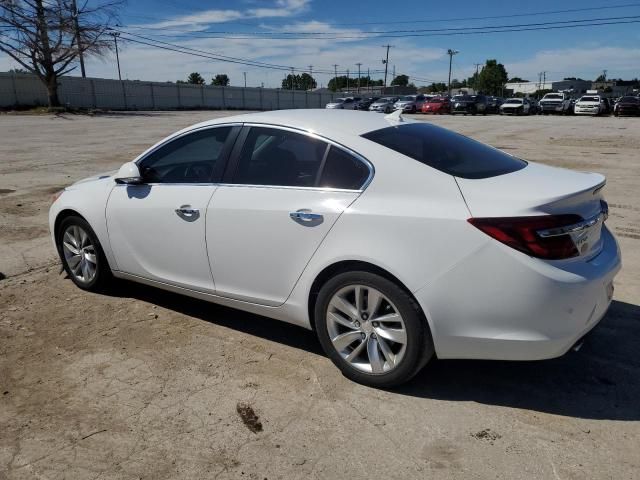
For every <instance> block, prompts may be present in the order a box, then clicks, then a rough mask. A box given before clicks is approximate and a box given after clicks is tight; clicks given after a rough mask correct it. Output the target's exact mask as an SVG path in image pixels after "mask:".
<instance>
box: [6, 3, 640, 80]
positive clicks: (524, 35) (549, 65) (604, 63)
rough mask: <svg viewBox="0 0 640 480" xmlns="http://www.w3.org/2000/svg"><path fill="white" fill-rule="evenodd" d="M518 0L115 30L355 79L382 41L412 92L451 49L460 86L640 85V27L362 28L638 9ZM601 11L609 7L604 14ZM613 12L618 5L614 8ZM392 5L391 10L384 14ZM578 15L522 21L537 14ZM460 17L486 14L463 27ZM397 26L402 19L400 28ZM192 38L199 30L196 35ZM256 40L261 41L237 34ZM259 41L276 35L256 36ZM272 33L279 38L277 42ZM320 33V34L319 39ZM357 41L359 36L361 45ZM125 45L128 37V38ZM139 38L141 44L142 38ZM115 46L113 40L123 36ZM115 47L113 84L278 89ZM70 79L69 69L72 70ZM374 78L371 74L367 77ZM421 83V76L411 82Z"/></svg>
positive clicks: (108, 65)
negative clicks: (400, 34)
mask: <svg viewBox="0 0 640 480" xmlns="http://www.w3.org/2000/svg"><path fill="white" fill-rule="evenodd" d="M518 3H520V2H513V1H511V2H506V1H505V2H503V1H486V2H478V1H467V0H462V1H460V0H459V1H456V2H450V3H447V2H438V4H436V3H435V2H425V1H418V0H405V1H403V2H396V3H394V2H389V1H384V2H383V1H372V0H370V1H367V2H345V1H337V0H238V1H235V2H231V1H202V0H153V1H151V0H129V2H128V4H127V5H126V6H125V8H123V9H122V11H121V12H120V24H121V25H122V27H121V29H122V30H123V31H127V32H130V33H135V34H137V35H142V36H144V37H148V38H154V39H155V40H161V41H164V42H169V43H173V44H179V45H182V46H185V47H188V48H192V49H197V50H200V51H203V52H212V53H216V54H221V55H226V56H230V57H235V58H242V59H251V60H254V61H260V62H266V63H275V64H278V65H285V66H294V67H295V68H296V69H302V68H304V69H308V68H309V67H308V66H309V65H313V70H314V72H320V71H327V72H328V71H333V64H338V65H339V67H338V70H346V69H347V68H348V69H349V70H350V72H357V66H356V63H357V62H361V63H362V67H361V68H362V71H363V72H364V71H366V69H367V68H370V69H372V70H375V69H381V68H383V65H382V63H381V59H382V58H383V55H384V49H383V48H382V45H383V44H386V43H390V44H391V45H394V48H392V49H391V51H390V62H389V64H390V69H391V68H393V66H394V65H395V68H396V72H397V73H405V74H408V75H409V76H412V77H415V80H414V82H415V83H416V84H425V83H427V82H426V81H425V80H427V79H428V80H436V81H442V80H446V77H447V73H448V72H447V71H448V56H447V54H446V50H447V49H448V48H453V49H456V50H459V51H460V53H459V54H458V55H456V56H455V57H454V65H453V76H454V77H457V78H465V77H467V76H469V75H470V74H471V73H472V72H473V71H474V70H475V67H474V64H475V63H484V61H485V60H486V59H487V58H496V59H498V61H500V62H501V63H504V64H505V66H506V68H507V71H508V72H509V76H519V77H523V78H526V79H529V80H531V81H537V78H538V72H541V71H546V72H547V74H546V76H547V80H549V79H551V80H556V79H562V78H563V77H566V76H578V77H582V78H595V77H596V76H597V75H598V74H599V73H601V71H602V69H607V71H608V76H609V77H610V78H611V77H614V78H617V77H622V78H633V77H640V23H629V24H621V25H606V26H591V27H583V28H570V29H555V30H544V31H529V32H510V33H494V34H483V35H455V36H421V37H404V38H371V36H370V35H367V34H365V33H364V32H368V31H372V30H384V31H386V30H415V29H445V28H461V27H482V26H495V25H514V24H530V23H539V22H558V21H567V20H582V19H592V18H593V19H599V18H608V17H633V16H637V17H638V18H637V19H633V20H640V2H637V3H634V2H632V1H630V0H627V1H625V0H617V1H616V0H613V1H610V2H608V3H607V2H604V0H593V1H591V0H583V1H566V2H562V3H559V2H557V1H548V0H539V1H536V2H527V3H526V4H524V2H522V4H521V5H518ZM603 5H608V6H607V7H603ZM617 5H628V6H626V7H620V8H613V6H617ZM391 7H393V8H391ZM574 9H582V10H581V11H574V12H565V13H554V14H544V15H531V16H514V17H509V18H499V17H498V16H506V15H522V14H532V13H538V12H548V11H558V10H574ZM469 17H489V18H485V19H473V20H472V19H470V18H469ZM399 22H406V23H399ZM203 30H206V31H209V32H211V31H215V32H220V31H224V32H231V33H227V34H224V35H225V36H227V37H229V36H232V37H236V38H211V37H215V36H219V35H218V34H212V33H202V31H203ZM198 32H200V33H198ZM254 32H260V33H262V34H263V35H262V36H261V38H253V37H252V38H237V37H238V36H240V37H247V36H251V34H253V33H254ZM282 32H298V33H309V32H322V33H324V34H325V36H327V34H328V35H329V36H340V37H357V38H338V39H335V38H334V39H326V38H321V39H313V40H308V39H304V38H300V37H301V35H297V36H296V37H295V38H282V37H283V36H286V34H282ZM265 33H267V34H268V35H271V36H276V38H273V39H272V38H263V37H264V36H265V35H264V34H265ZM277 35H279V36H277ZM319 36H320V37H322V36H321V35H319ZM362 37H368V38H362ZM129 38H134V37H129ZM135 38H137V39H138V40H142V41H147V40H144V39H142V38H141V37H135ZM122 40H124V35H123V37H122ZM122 40H121V42H120V47H121V50H120V61H121V67H122V71H123V77H125V78H129V79H140V80H160V81H163V80H174V81H175V80H177V79H184V78H186V76H187V75H188V74H189V73H190V72H192V71H198V72H200V73H201V74H202V75H203V76H204V77H205V78H206V79H207V80H209V79H210V78H211V77H212V76H213V75H215V74H216V73H227V74H228V75H229V76H230V77H231V83H232V84H233V85H241V84H242V83H243V72H247V83H248V84H249V85H260V84H264V86H266V87H272V86H279V84H280V81H281V79H282V77H283V76H284V72H283V71H281V70H276V69H273V70H272V69H263V68H257V67H254V66H244V65H239V64H234V63H226V62H220V61H216V60H211V59H205V58H199V57H195V56H189V55H184V54H180V53H176V52H171V51H166V50H160V49H157V48H154V47H151V46H147V45H141V44H135V43H132V42H129V43H126V42H124V41H122ZM12 66H14V65H13V64H12V63H11V62H10V61H9V59H8V58H6V57H3V58H0V69H2V70H4V69H6V68H11V67H12ZM87 71H88V75H90V76H95V77H105V78H117V70H116V67H115V59H114V58H113V55H108V56H107V57H105V58H104V59H93V60H90V61H89V62H88V65H87ZM74 74H77V73H74ZM314 76H315V77H316V79H317V80H318V83H320V84H324V85H326V83H327V82H328V81H329V79H330V78H331V76H332V75H331V74H329V73H322V74H318V73H316V74H315V75H314ZM372 76H374V77H380V76H381V75H378V74H376V75H372ZM418 79H420V80H418Z"/></svg>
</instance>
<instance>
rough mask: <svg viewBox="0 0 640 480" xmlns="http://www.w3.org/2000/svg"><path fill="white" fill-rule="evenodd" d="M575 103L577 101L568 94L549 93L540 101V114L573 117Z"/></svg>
mask: <svg viewBox="0 0 640 480" xmlns="http://www.w3.org/2000/svg"><path fill="white" fill-rule="evenodd" d="M574 103H575V100H573V99H572V98H571V96H570V95H569V94H568V93H564V92H557V93H556V92H554V93H547V94H546V95H545V96H544V97H542V100H540V113H542V114H543V115H547V114H549V113H558V114H563V115H571V114H572V113H573V104H574Z"/></svg>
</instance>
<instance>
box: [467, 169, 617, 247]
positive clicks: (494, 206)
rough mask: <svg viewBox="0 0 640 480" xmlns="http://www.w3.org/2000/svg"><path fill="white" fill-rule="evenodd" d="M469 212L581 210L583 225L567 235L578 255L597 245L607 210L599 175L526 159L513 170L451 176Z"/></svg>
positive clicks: (502, 213) (501, 214) (517, 213)
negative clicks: (480, 175)
mask: <svg viewBox="0 0 640 480" xmlns="http://www.w3.org/2000/svg"><path fill="white" fill-rule="evenodd" d="M456 181H457V182H458V186H459V188H460V192H461V193H462V195H463V197H464V199H465V201H466V203H467V206H468V208H469V211H470V213H471V215H472V216H473V217H526V216H533V215H564V214H577V215H580V216H581V217H582V218H583V219H584V220H585V221H586V222H585V223H588V225H585V226H584V228H579V229H576V230H575V231H574V232H572V233H571V234H570V235H571V237H572V239H573V240H574V243H575V244H576V247H577V249H578V251H579V252H580V256H581V257H583V256H586V255H588V256H590V255H593V254H596V253H598V252H599V251H600V249H601V247H602V242H601V239H600V233H601V229H602V224H603V221H604V219H605V217H606V213H603V210H605V207H604V205H606V203H604V202H603V196H602V190H603V187H604V184H605V178H604V176H602V175H600V174H597V173H587V172H575V171H572V170H567V169H563V168H556V167H549V166H546V165H542V164H538V163H535V162H529V164H528V165H527V166H526V167H525V168H523V169H521V170H518V171H516V172H512V173H508V174H506V175H499V176H496V177H490V178H484V179H465V178H458V177H456Z"/></svg>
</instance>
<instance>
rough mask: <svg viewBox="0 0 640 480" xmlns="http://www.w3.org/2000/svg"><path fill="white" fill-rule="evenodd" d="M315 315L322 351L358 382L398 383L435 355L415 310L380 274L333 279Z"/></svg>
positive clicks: (320, 297) (324, 289)
mask: <svg viewBox="0 0 640 480" xmlns="http://www.w3.org/2000/svg"><path fill="white" fill-rule="evenodd" d="M314 313H315V325H316V330H317V334H318V338H319V340H320V343H321V344H322V347H323V349H324V351H325V353H326V354H327V356H328V357H329V358H330V359H331V361H333V363H334V364H335V365H336V366H337V367H338V368H339V369H340V370H341V371H342V373H343V374H344V375H345V376H346V377H347V378H350V379H351V380H354V381H356V382H358V383H362V384H365V385H370V386H373V387H392V386H395V385H399V384H401V383H404V382H406V381H408V380H409V379H411V378H412V377H413V376H414V375H415V374H417V373H418V372H419V371H420V370H421V369H422V367H424V365H425V364H426V363H427V362H428V361H429V359H430V358H431V357H432V356H433V353H434V347H433V341H432V339H431V333H430V331H429V327H428V325H427V323H426V321H425V320H424V318H423V316H422V313H421V311H420V308H419V306H418V305H417V304H416V302H415V300H414V299H413V298H412V297H411V296H410V295H409V294H408V293H406V292H405V291H404V290H403V289H402V288H400V287H399V286H398V285H397V284H395V283H394V282H392V281H390V280H388V279H386V278H384V277H382V276H380V275H376V274H374V273H370V272H347V273H342V274H339V275H337V276H335V277H333V278H332V279H331V280H329V281H328V282H327V283H326V284H325V285H324V286H323V287H322V289H321V290H320V293H319V295H318V299H317V302H316V307H315V312H314Z"/></svg>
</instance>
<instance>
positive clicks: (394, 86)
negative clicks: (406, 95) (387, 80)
mask: <svg viewBox="0 0 640 480" xmlns="http://www.w3.org/2000/svg"><path fill="white" fill-rule="evenodd" d="M395 79H396V66H395V65H394V66H393V80H395ZM393 80H391V83H393ZM393 93H394V94H395V93H396V84H395V83H393Z"/></svg>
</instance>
